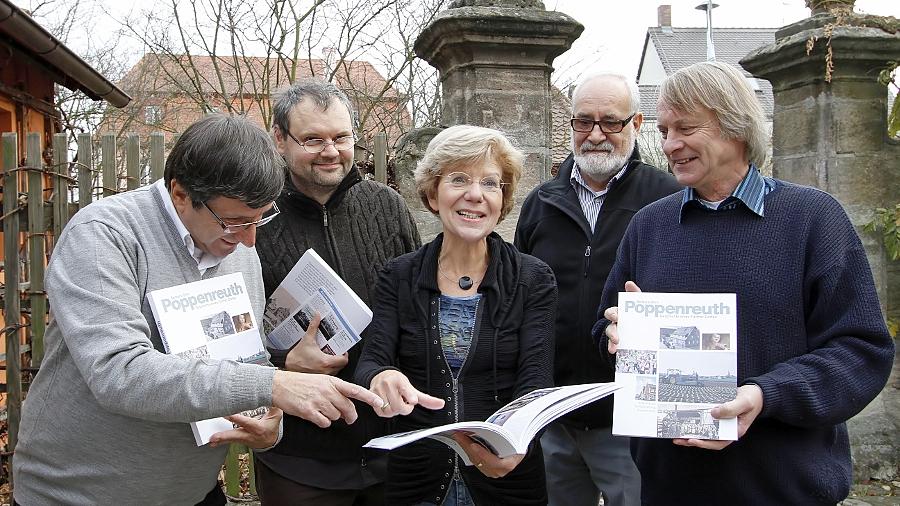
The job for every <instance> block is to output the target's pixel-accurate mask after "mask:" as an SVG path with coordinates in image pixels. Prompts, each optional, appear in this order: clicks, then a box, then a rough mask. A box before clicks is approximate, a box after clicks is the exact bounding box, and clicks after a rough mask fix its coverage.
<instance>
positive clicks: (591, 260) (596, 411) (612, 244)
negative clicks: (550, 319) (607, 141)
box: [515, 148, 681, 429]
mask: <svg viewBox="0 0 900 506" xmlns="http://www.w3.org/2000/svg"><path fill="white" fill-rule="evenodd" d="M574 165H575V162H574V159H573V157H572V155H569V157H568V158H567V159H566V160H565V161H564V162H563V164H562V165H561V166H560V169H559V174H558V175H557V176H556V178H554V179H552V180H550V181H547V182H546V183H544V184H542V185H540V186H538V187H537V188H535V189H534V190H532V191H531V193H530V194H529V195H528V197H527V198H526V199H525V203H524V204H522V210H521V212H520V213H519V223H518V226H517V227H516V237H515V244H516V246H517V247H518V248H519V250H520V251H522V252H523V253H528V254H529V255H534V256H536V257H538V258H540V259H541V260H543V261H545V262H547V264H548V265H549V266H550V268H551V269H553V273H554V274H555V275H556V282H557V283H558V286H559V307H560V311H559V313H558V314H557V317H556V364H555V366H554V374H553V375H554V380H555V381H556V385H577V384H580V383H596V382H604V381H613V380H614V379H615V369H614V367H610V366H609V365H608V364H607V363H606V362H605V361H604V360H602V359H601V355H600V353H599V351H598V350H597V348H596V347H595V346H594V341H593V339H592V337H591V327H592V326H593V324H594V322H595V321H596V318H597V307H598V305H599V304H600V296H601V295H602V293H603V285H604V284H605V283H606V277H607V276H608V275H609V271H610V270H611V269H612V265H613V263H614V262H615V260H616V250H617V249H618V248H619V243H620V242H621V240H622V237H623V236H624V235H625V229H626V228H627V227H628V224H629V223H630V222H631V218H632V216H634V214H635V213H637V212H638V210H640V209H641V208H642V207H644V206H646V205H647V204H649V203H651V202H653V201H655V200H659V199H660V198H662V197H665V196H667V195H671V194H672V193H675V192H676V191H678V190H679V189H680V188H681V187H680V186H679V185H678V183H677V182H676V181H675V178H674V177H673V176H672V175H671V174H668V173H665V172H662V171H660V170H658V169H656V168H655V167H653V166H652V165H647V164H645V163H641V161H640V155H639V154H638V152H637V148H635V150H634V152H633V153H632V155H631V159H630V160H629V162H628V167H627V169H626V170H625V173H624V174H623V175H622V177H620V178H619V179H618V180H617V181H616V182H614V183H612V184H611V185H610V188H609V192H608V193H607V194H606V199H605V200H604V202H603V206H602V207H601V208H600V215H599V216H598V217H597V225H596V227H595V228H594V231H593V232H591V227H590V225H589V224H588V222H587V218H585V217H584V211H582V210H581V204H580V203H579V202H578V195H576V193H575V189H574V188H572V183H571V181H570V178H571V176H572V169H573V167H574ZM657 246H658V245H655V244H648V245H646V247H648V248H653V247H657ZM622 289H623V290H624V287H623V288H622ZM612 402H613V401H612V397H607V398H605V399H602V400H600V401H598V402H594V403H592V404H589V405H587V406H585V407H583V408H581V409H578V410H576V411H573V412H572V413H569V414H568V415H566V416H565V417H563V418H562V422H563V423H566V424H569V425H573V426H577V427H579V428H583V429H594V428H601V427H609V426H610V425H612Z"/></svg>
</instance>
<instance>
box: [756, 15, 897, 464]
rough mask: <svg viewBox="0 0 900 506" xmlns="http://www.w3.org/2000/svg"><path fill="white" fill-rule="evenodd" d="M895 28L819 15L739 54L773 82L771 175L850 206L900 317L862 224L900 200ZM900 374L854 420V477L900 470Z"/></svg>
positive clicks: (888, 278) (882, 260) (885, 22)
mask: <svg viewBox="0 0 900 506" xmlns="http://www.w3.org/2000/svg"><path fill="white" fill-rule="evenodd" d="M898 29H900V21H898V20H897V19H895V18H884V17H878V16H857V15H852V16H849V17H847V18H845V19H844V21H843V22H842V23H835V18H834V17H833V16H831V15H829V14H827V13H819V14H816V15H814V16H812V17H811V18H808V19H805V20H803V21H800V22H797V23H794V24H792V25H789V26H786V27H784V28H782V29H781V30H779V31H778V32H776V33H775V43H774V44H772V45H770V46H767V47H763V48H760V49H758V50H756V51H754V52H753V53H751V54H750V55H748V56H747V57H746V58H744V59H743V60H741V66H743V67H744V68H745V69H747V70H748V71H749V72H751V73H753V75H755V76H758V77H761V78H764V79H768V80H769V81H770V82H771V83H772V89H773V91H774V95H775V114H774V124H773V133H772V144H773V146H772V147H773V170H772V172H773V174H774V176H775V177H777V178H780V179H785V180H788V181H793V182H797V183H800V184H805V185H810V186H815V187H818V188H821V189H823V190H825V191H827V192H828V193H830V194H832V195H834V196H835V197H836V198H837V199H838V200H839V201H840V202H841V204H843V206H844V208H845V209H846V210H847V212H848V214H849V215H850V219H851V220H852V222H853V224H854V225H855V226H856V227H857V231H859V232H860V237H861V238H862V240H863V243H864V245H865V247H866V251H867V253H868V257H869V263H870V265H871V266H872V273H873V274H874V277H875V284H876V288H877V290H878V293H879V296H880V297H881V301H882V304H883V305H884V306H885V309H886V311H887V313H888V314H889V315H893V316H894V317H897V316H900V311H898V306H900V286H898V285H900V283H898V281H900V276H898V272H897V270H898V265H897V264H898V262H893V264H891V263H890V260H888V259H887V258H886V256H885V253H884V248H883V246H882V243H881V241H880V238H877V237H874V236H873V235H872V234H869V233H866V232H863V231H862V230H861V226H862V225H863V224H865V223H866V222H868V221H870V220H871V219H872V216H873V213H872V211H873V210H874V209H875V208H877V207H893V206H894V205H895V204H896V203H897V202H898V201H900V144H898V143H897V142H896V141H894V140H890V139H888V138H887V95H888V92H887V90H886V88H885V86H884V85H883V84H879V83H878V81H877V79H878V73H879V71H880V70H881V69H883V68H885V67H887V65H888V62H890V61H892V60H897V58H898V55H900V33H898ZM829 39H830V40H829ZM809 41H813V42H812V44H813V45H812V51H811V52H809V54H807V44H808V43H809ZM829 46H830V54H831V57H830V58H831V62H832V65H833V70H832V72H831V82H830V83H829V82H826V78H825V76H826V63H825V62H826V54H827V53H828V51H829V49H828V48H829ZM897 378H898V370H897V361H896V360H895V366H894V373H893V374H892V379H891V380H890V381H889V382H888V386H887V388H886V389H885V390H884V391H883V392H882V394H881V395H880V396H879V398H878V399H876V400H875V401H874V402H873V403H872V404H871V405H870V406H869V407H868V408H866V410H865V411H863V412H862V413H861V414H860V415H858V416H857V417H856V418H854V419H853V420H851V424H850V427H851V441H852V442H853V460H854V470H855V472H856V478H857V480H863V479H868V478H881V479H895V478H896V476H897V470H898V467H897V464H898V462H897V459H898V454H900V453H898V452H900V444H898V439H897V433H898V429H900V412H898V411H900V410H898V406H900V401H898V392H897V389H896V388H895V387H894V386H893V385H894V384H895V382H896V381H897Z"/></svg>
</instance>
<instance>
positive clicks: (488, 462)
mask: <svg viewBox="0 0 900 506" xmlns="http://www.w3.org/2000/svg"><path fill="white" fill-rule="evenodd" d="M453 439H455V440H456V442H457V443H459V446H461V447H462V449H463V450H464V451H465V452H466V455H468V456H469V460H470V461H472V463H473V464H474V465H475V467H476V468H477V469H478V470H479V471H481V474H483V475H485V476H487V477H488V478H503V477H504V476H506V475H507V474H509V472H510V471H512V470H513V469H515V468H516V466H518V465H519V462H522V459H524V458H525V455H510V456H509V457H503V458H500V457H498V456H496V455H494V453H493V452H491V451H490V450H488V449H487V448H485V447H484V446H482V445H481V444H479V443H477V442H476V441H475V440H474V439H472V438H471V437H469V435H468V434H466V433H465V432H461V431H456V432H454V433H453Z"/></svg>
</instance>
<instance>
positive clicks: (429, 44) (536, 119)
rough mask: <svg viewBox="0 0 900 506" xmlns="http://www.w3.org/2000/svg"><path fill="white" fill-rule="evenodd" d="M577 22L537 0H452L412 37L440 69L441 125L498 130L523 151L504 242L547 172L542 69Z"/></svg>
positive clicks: (546, 82) (572, 35) (570, 38)
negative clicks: (526, 199)
mask: <svg viewBox="0 0 900 506" xmlns="http://www.w3.org/2000/svg"><path fill="white" fill-rule="evenodd" d="M583 30H584V27H583V26H582V25H581V24H580V23H578V22H577V21H575V20H574V19H572V18H571V17H569V16H567V15H566V14H563V13H560V12H553V11H547V10H545V9H544V5H543V3H542V2H540V1H538V0H456V1H454V2H451V3H450V6H449V7H448V8H447V9H446V10H444V11H442V12H441V13H439V14H438V15H437V16H436V17H435V19H434V21H432V22H431V24H429V25H428V26H427V27H426V28H425V29H424V30H423V31H422V33H421V34H419V37H418V38H417V39H416V43H415V46H414V49H415V52H416V55H417V56H418V57H420V58H422V59H424V60H425V61H427V62H428V63H430V64H431V65H432V66H434V67H435V68H437V69H438V70H439V71H440V76H441V77H440V78H441V85H442V90H443V110H442V117H441V119H442V123H443V124H444V125H446V126H451V125H458V124H462V123H468V124H471V125H479V126H485V127H489V128H495V129H497V130H501V131H503V132H504V133H505V134H507V136H509V137H510V139H511V140H512V141H513V143H514V144H515V145H516V146H517V147H518V148H519V149H521V150H522V151H523V152H524V153H525V156H526V158H525V171H524V174H523V176H522V181H521V183H520V185H519V191H518V192H517V195H516V202H517V206H516V209H515V210H514V211H513V212H512V213H511V214H510V216H508V217H507V218H506V221H504V222H503V223H501V224H500V227H498V232H500V233H501V234H502V235H503V236H504V237H505V238H506V239H507V240H510V239H512V234H513V231H514V229H515V223H516V219H517V217H518V208H519V205H520V204H521V202H522V200H523V199H524V198H525V196H526V195H527V194H528V191H529V190H530V189H531V188H533V187H534V186H535V185H537V184H538V183H539V182H541V181H544V180H546V179H547V178H548V177H549V174H550V144H551V142H550V96H551V94H550V74H551V73H552V72H553V67H552V63H553V59H554V58H556V57H557V56H559V55H560V54H562V53H563V52H565V51H566V50H567V49H569V47H571V45H572V43H573V42H574V41H575V39H577V38H578V36H579V35H581V32H582V31H583Z"/></svg>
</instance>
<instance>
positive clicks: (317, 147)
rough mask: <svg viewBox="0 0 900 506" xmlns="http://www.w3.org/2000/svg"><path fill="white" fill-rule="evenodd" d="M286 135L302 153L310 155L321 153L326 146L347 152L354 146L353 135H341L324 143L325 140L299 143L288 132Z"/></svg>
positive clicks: (354, 138) (354, 137)
mask: <svg viewBox="0 0 900 506" xmlns="http://www.w3.org/2000/svg"><path fill="white" fill-rule="evenodd" d="M287 134H288V137H290V138H291V139H294V142H296V143H297V144H299V145H300V147H301V148H303V150H304V151H306V152H307V153H312V154H316V153H321V152H322V151H325V148H326V147H328V146H334V149H336V150H338V151H347V150H348V149H353V146H354V145H355V144H356V136H354V135H342V136H341V137H338V138H337V139H335V140H333V141H326V140H325V139H309V140H307V141H303V142H300V141H299V140H297V138H296V137H294V134H292V133H291V132H289V131H288V132H287Z"/></svg>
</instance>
